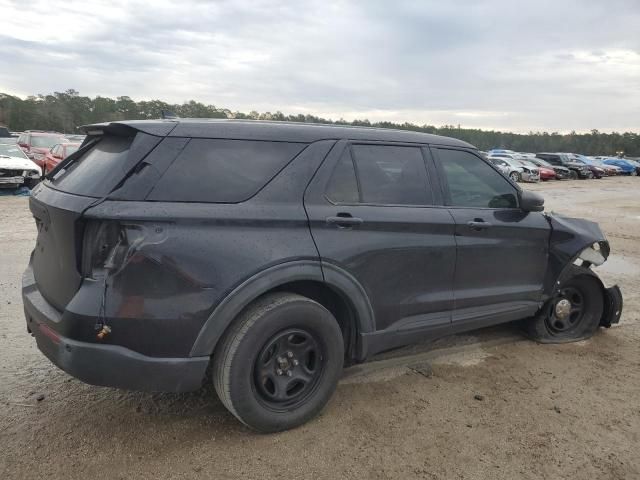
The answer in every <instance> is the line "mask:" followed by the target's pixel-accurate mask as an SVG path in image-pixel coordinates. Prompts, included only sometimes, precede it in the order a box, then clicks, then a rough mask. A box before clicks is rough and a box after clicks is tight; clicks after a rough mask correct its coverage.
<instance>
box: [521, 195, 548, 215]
mask: <svg viewBox="0 0 640 480" xmlns="http://www.w3.org/2000/svg"><path fill="white" fill-rule="evenodd" d="M520 208H521V209H522V210H523V211H525V212H542V211H543V210H544V198H543V197H542V195H538V194H537V193H535V192H530V191H529V190H523V191H522V192H520Z"/></svg>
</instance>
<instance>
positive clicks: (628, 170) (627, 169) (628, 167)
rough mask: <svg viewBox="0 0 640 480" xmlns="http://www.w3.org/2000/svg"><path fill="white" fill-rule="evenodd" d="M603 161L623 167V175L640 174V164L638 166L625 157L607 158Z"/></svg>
mask: <svg viewBox="0 0 640 480" xmlns="http://www.w3.org/2000/svg"><path fill="white" fill-rule="evenodd" d="M602 163H605V164H607V165H615V166H616V167H620V168H621V169H622V174H623V175H639V174H640V166H637V165H636V164H635V162H634V163H632V162H630V161H629V160H625V159H623V158H607V159H606V160H603V161H602Z"/></svg>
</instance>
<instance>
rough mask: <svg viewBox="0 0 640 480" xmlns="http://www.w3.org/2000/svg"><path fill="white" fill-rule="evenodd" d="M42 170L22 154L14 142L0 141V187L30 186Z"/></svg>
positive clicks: (36, 180)
mask: <svg viewBox="0 0 640 480" xmlns="http://www.w3.org/2000/svg"><path fill="white" fill-rule="evenodd" d="M41 175H42V171H41V170H40V167H39V166H38V165H36V164H35V163H33V162H32V161H31V160H29V158H28V157H27V156H26V155H25V154H24V152H23V151H22V149H21V148H20V147H19V146H18V145H16V144H10V143H0V188H17V187H21V186H23V185H26V186H27V187H29V188H31V187H33V186H34V185H35V184H36V183H37V182H38V180H40V176H41Z"/></svg>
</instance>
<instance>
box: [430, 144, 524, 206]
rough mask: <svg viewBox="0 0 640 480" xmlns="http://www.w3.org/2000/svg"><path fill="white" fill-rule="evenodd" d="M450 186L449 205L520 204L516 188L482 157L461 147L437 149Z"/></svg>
mask: <svg viewBox="0 0 640 480" xmlns="http://www.w3.org/2000/svg"><path fill="white" fill-rule="evenodd" d="M438 158H439V161H440V164H441V166H442V170H443V171H444V177H445V181H446V183H447V187H448V190H449V205H452V206H456V207H471V208H474V207H475V208H517V207H518V200H517V197H516V189H515V188H514V187H513V186H512V185H511V184H510V183H509V182H508V181H507V179H506V178H504V176H502V175H501V174H499V173H498V172H496V171H495V170H494V169H493V168H491V167H490V166H489V165H487V164H486V163H485V162H484V161H483V160H482V159H480V158H478V157H476V156H475V155H473V154H471V153H469V152H464V151H461V150H445V149H438Z"/></svg>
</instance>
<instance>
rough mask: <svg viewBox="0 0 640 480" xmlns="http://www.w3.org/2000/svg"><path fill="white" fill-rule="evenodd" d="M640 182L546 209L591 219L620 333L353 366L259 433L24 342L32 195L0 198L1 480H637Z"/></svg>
mask: <svg viewBox="0 0 640 480" xmlns="http://www.w3.org/2000/svg"><path fill="white" fill-rule="evenodd" d="M639 187H640V178H619V179H618V178H606V179H602V180H591V181H572V182H550V183H544V184H539V185H531V186H527V188H530V189H532V190H537V191H542V192H543V193H544V195H545V198H546V200H547V207H548V208H547V210H554V211H558V212H561V213H565V214H568V215H574V216H581V217H585V218H589V219H593V220H596V221H598V222H600V224H601V226H602V227H603V229H604V230H605V232H606V233H607V236H608V238H609V240H610V242H611V246H612V252H613V253H612V257H611V258H610V260H609V261H608V262H607V263H606V264H605V265H603V266H602V267H600V268H599V271H600V273H601V276H602V277H603V278H604V279H605V281H607V282H609V283H614V282H616V283H618V284H619V285H620V286H621V288H622V290H623V294H624V296H625V311H624V314H623V319H622V323H621V324H620V325H619V326H616V327H614V328H611V329H609V330H602V331H600V332H599V333H598V334H597V335H596V336H595V337H594V338H593V339H591V340H589V341H586V342H579V343H573V344H567V345H551V346H549V345H547V346H543V345H537V344H535V343H533V342H530V341H527V340H525V339H524V338H522V337H521V336H520V335H519V334H518V332H517V330H516V329H515V328H514V327H513V326H504V327H499V328H493V329H489V330H484V331H480V332H476V333H474V334H472V335H461V336H456V337H451V338H449V339H445V340H443V341H439V342H437V343H436V344H435V345H430V346H425V345H421V346H417V347H411V348H407V349H403V350H402V351H399V352H394V353H393V354H387V355H385V356H382V357H380V358H379V359H377V361H374V362H371V363H368V364H365V365H362V366H357V367H354V368H351V369H349V370H347V371H346V372H345V376H344V378H343V380H342V382H341V384H340V386H339V387H338V390H337V392H336V395H335V396H334V398H333V399H332V401H331V402H330V404H329V405H328V407H327V408H326V409H325V411H324V412H323V413H322V415H321V416H320V417H319V418H317V419H316V420H314V421H312V422H310V423H308V424H307V425H304V426H302V427H300V428H298V429H296V430H293V431H289V432H285V433H281V434H276V435H257V434H255V433H253V432H251V431H249V430H247V429H246V428H244V427H243V426H241V425H240V424H239V423H238V422H237V421H236V420H235V419H234V418H233V417H232V416H231V415H230V414H229V413H227V412H226V411H225V409H224V408H223V407H222V405H221V404H220V402H219V401H218V400H217V398H216V396H215V392H214V391H213V389H212V388H211V387H207V388H203V389H202V390H201V391H199V392H195V393H192V394H186V395H174V394H144V393H132V392H124V391H119V390H113V389H108V388H100V387H93V386H89V385H84V384H82V383H81V382H79V381H77V380H75V379H73V378H70V377H69V376H67V375H66V374H65V373H63V372H61V371H59V370H58V369H56V368H55V367H54V366H52V365H51V364H50V363H49V362H48V361H47V360H46V359H45V358H44V356H43V355H41V354H40V353H39V352H38V350H37V348H36V346H35V342H34V341H33V339H32V338H31V337H30V336H29V335H27V334H26V331H25V326H24V320H23V313H22V305H21V300H20V290H19V286H20V276H21V273H22V271H23V269H24V267H25V265H26V263H27V261H28V257H29V252H30V250H31V248H32V246H33V245H34V239H35V234H36V231H35V225H34V223H33V221H32V219H31V218H30V215H29V210H28V203H27V202H28V199H26V198H18V197H2V198H0V478H1V479H28V478H34V479H35V478H38V479H41V478H56V479H57V478H65V479H74V478H82V479H86V478H92V479H100V478H123V479H124V478H136V479H138V478H143V479H146V478H148V479H154V480H157V479H165V478H176V479H179V478H185V479H187V478H189V479H191V478H208V479H210V478H215V479H231V478H234V479H235V478H255V479H266V478H283V479H292V478H296V479H298V478H314V479H324V478H327V479H334V478H371V479H383V478H403V479H404V478H427V479H449V478H451V479H480V478H492V479H502V478H504V479H514V478H519V479H533V478H536V479H537V478H545V479H557V478H571V479H582V478H585V479H586V478H589V479H592V478H598V479H599V480H602V479H634V478H640V458H639V455H638V452H640V348H638V342H639V340H640V322H639V315H638V311H639V307H640V248H639V245H640V198H639V197H638V192H639V191H640V188H639Z"/></svg>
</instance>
